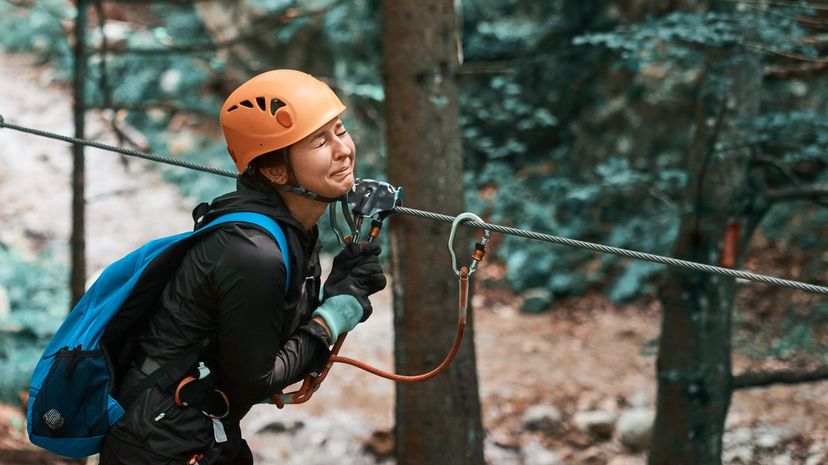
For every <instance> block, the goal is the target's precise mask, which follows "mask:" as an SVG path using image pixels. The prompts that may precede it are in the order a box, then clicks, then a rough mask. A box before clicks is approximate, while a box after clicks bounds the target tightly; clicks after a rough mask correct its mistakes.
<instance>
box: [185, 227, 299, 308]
mask: <svg viewBox="0 0 828 465" xmlns="http://www.w3.org/2000/svg"><path fill="white" fill-rule="evenodd" d="M224 223H249V224H255V225H256V226H259V227H261V228H263V229H264V230H265V231H267V232H268V234H270V236H271V237H273V239H274V240H275V241H276V245H278V246H279V250H280V251H281V252H282V261H283V262H284V263H285V273H286V275H287V276H286V279H285V295H287V293H288V289H290V282H291V281H290V278H291V273H290V271H291V270H290V268H291V266H290V251H289V249H288V241H287V237H286V236H285V232H284V231H283V230H282V227H281V226H279V223H278V222H277V221H276V220H274V219H273V218H271V217H269V216H267V215H264V214H262V213H256V212H234V213H227V214H225V215H221V216H219V217H218V218H216V219H214V220H213V221H211V222H209V223H207V224H206V225H204V226H203V227H201V228H199V229H198V230H196V231H195V233H194V234H200V233H202V232H204V231H207V230H209V229H212V228H214V227H215V226H218V225H220V224H224Z"/></svg>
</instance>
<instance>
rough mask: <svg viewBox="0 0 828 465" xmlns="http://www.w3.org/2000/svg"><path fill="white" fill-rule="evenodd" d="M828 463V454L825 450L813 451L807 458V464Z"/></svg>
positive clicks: (820, 464)
mask: <svg viewBox="0 0 828 465" xmlns="http://www.w3.org/2000/svg"><path fill="white" fill-rule="evenodd" d="M824 463H828V454H826V453H825V451H820V452H816V453H811V455H809V456H808V458H807V459H806V460H805V465H822V464H824Z"/></svg>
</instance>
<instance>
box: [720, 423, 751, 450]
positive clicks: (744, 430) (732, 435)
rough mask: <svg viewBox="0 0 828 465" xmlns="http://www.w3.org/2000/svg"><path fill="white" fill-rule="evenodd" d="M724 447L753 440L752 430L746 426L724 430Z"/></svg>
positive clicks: (748, 442) (745, 443)
mask: <svg viewBox="0 0 828 465" xmlns="http://www.w3.org/2000/svg"><path fill="white" fill-rule="evenodd" d="M722 442H723V443H724V448H725V449H727V448H728V447H730V446H744V445H747V444H750V443H751V442H753V431H751V429H750V428H748V427H744V426H743V427H741V428H736V429H734V430H732V431H725V434H724V436H723V437H722Z"/></svg>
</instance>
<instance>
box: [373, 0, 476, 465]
mask: <svg viewBox="0 0 828 465" xmlns="http://www.w3.org/2000/svg"><path fill="white" fill-rule="evenodd" d="M454 8H455V7H454V2H453V1H452V0H426V1H421V2H395V1H391V0H387V1H384V2H382V11H383V33H382V41H383V79H384V82H385V89H386V109H385V113H386V119H387V122H388V125H387V147H388V156H389V159H388V167H389V168H388V174H389V178H390V180H391V182H392V183H394V184H396V185H402V186H405V187H407V188H408V191H407V193H406V200H407V201H408V203H410V204H411V205H413V206H419V207H424V208H439V209H440V210H442V211H446V212H451V213H456V212H459V211H461V210H462V209H463V182H462V179H463V177H462V158H461V147H460V134H459V123H458V111H459V110H458V100H457V83H456V81H455V79H456V78H455V75H456V71H457V68H458V65H459V64H458V58H457V50H456V48H455V47H456V40H455V38H456V25H455V10H454ZM447 236H448V229H447V228H446V227H445V226H440V225H436V224H434V223H424V222H420V221H418V220H411V219H410V218H402V217H395V218H394V222H393V225H392V230H391V240H392V260H393V263H392V266H393V271H394V278H395V284H394V289H393V291H394V292H393V295H394V327H395V342H396V352H395V362H396V367H397V371H400V372H403V373H421V372H424V371H427V370H429V369H431V368H433V367H434V366H435V365H436V364H438V363H439V362H440V360H441V359H442V358H443V356H444V355H445V352H446V351H447V350H448V347H449V345H450V344H451V341H452V339H453V336H454V334H455V328H456V324H457V279H456V278H455V276H454V274H453V273H452V272H451V270H450V261H449V260H448V256H447V253H446V245H445V243H446V238H447ZM471 323H472V321H471V319H470V320H469V326H468V327H467V331H466V335H465V339H464V341H463V345H462V346H461V348H460V352H459V355H458V356H457V359H456V360H455V361H454V363H453V364H452V366H451V367H450V368H449V370H447V371H446V372H445V373H443V374H441V375H440V376H438V377H437V378H434V379H432V380H430V381H427V382H424V383H416V384H398V385H397V395H396V419H397V423H396V455H397V463H399V464H400V465H409V464H422V465H426V464H427V465H439V464H446V465H461V464H482V463H483V428H482V424H481V419H480V400H479V393H478V389H477V373H476V366H475V355H474V346H473V332H472V324H471Z"/></svg>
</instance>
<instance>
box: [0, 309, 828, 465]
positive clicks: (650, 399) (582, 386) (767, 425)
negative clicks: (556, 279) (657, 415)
mask: <svg viewBox="0 0 828 465" xmlns="http://www.w3.org/2000/svg"><path fill="white" fill-rule="evenodd" d="M384 298H387V295H386V296H383V299H384ZM383 299H380V300H381V301H382V300H383ZM499 300H501V302H500V303H493V304H491V305H486V303H487V302H486V298H485V297H482V298H478V299H477V301H478V302H477V303H479V304H483V305H482V306H481V307H479V310H478V311H477V313H476V318H477V320H476V324H477V326H476V331H477V337H476V346H477V357H478V366H479V371H480V372H479V375H480V392H481V396H482V399H483V418H484V424H485V427H486V431H487V440H486V451H487V460H488V462H489V463H491V464H498V465H508V464H534V463H547V462H539V461H537V460H536V459H533V458H532V454H535V452H533V450H536V449H537V447H542V448H543V449H544V450H547V451H552V452H553V454H554V456H556V457H557V458H558V460H559V462H549V463H566V464H584V465H586V464H590V465H593V464H594V465H599V464H612V465H635V464H644V463H645V461H646V458H645V457H646V456H645V453H644V452H634V451H632V450H630V449H629V448H628V447H626V446H624V445H623V444H622V443H621V442H620V441H619V440H618V437H617V434H615V435H613V436H612V437H610V438H607V439H598V438H596V437H593V436H591V435H590V434H587V433H584V432H582V431H580V430H579V429H578V428H577V427H576V426H575V424H574V422H573V417H574V416H575V414H577V413H578V412H584V411H590V410H596V409H598V410H604V411H610V412H615V413H621V412H623V411H625V410H626V409H630V408H633V407H638V408H641V407H645V408H646V407H652V406H653V405H654V398H655V385H654V383H653V376H652V375H653V372H654V361H655V357H654V353H653V352H654V350H653V348H652V344H651V341H652V340H653V339H654V338H655V337H656V335H657V329H658V323H659V322H658V310H657V308H656V307H657V305H656V304H655V303H651V304H646V305H641V304H637V305H627V306H621V307H616V306H613V305H612V304H610V303H608V302H607V301H605V300H604V299H603V298H602V297H600V296H590V297H585V298H581V299H577V300H573V301H570V302H568V303H566V304H565V305H563V306H561V307H560V308H556V309H553V310H552V311H551V312H549V313H545V314H540V315H525V314H520V313H519V312H517V311H516V310H515V309H514V306H511V305H507V304H504V303H503V302H502V300H503V298H502V297H501V298H500V299H499ZM379 305H382V303H381V302H379ZM378 309H379V306H378ZM387 310H388V309H387V308H385V309H379V311H380V312H382V313H381V314H380V315H378V316H382V317H385V318H378V319H377V320H378V321H374V322H373V327H369V324H366V325H365V326H366V328H365V330H366V331H365V332H364V333H363V334H362V335H361V337H357V335H358V334H360V331H355V332H354V333H353V334H352V336H353V339H354V340H353V341H349V342H352V343H353V344H352V345H350V346H349V347H348V348H346V349H343V352H347V353H349V354H353V355H356V356H357V357H359V358H361V359H365V360H368V361H370V362H372V363H376V364H378V365H380V366H386V367H387V366H390V359H391V353H390V350H391V346H390V345H385V341H381V340H380V339H381V338H376V337H369V336H370V335H369V333H374V336H376V334H377V331H379V332H383V326H385V325H386V324H389V323H390V317H389V313H390V312H388V311H387ZM383 320H386V321H383ZM369 321H370V320H369ZM366 338H367V339H368V340H366ZM387 342H388V343H390V339H389V340H387ZM504 354H508V355H504ZM535 405H546V406H554V407H556V408H557V409H558V410H559V411H560V412H561V413H562V418H561V419H560V422H559V424H557V425H554V426H553V427H551V428H549V429H546V430H541V431H530V430H529V429H528V428H526V427H525V426H524V424H523V420H522V417H523V415H524V413H525V411H526V409H527V408H529V407H530V406H535ZM826 407H828V385H826V384H825V383H822V384H819V383H815V384H809V385H800V386H795V387H771V388H766V389H755V390H747V391H738V392H737V393H736V394H735V395H734V397H733V403H732V407H731V410H730V414H729V416H728V421H727V426H728V431H729V433H728V435H729V436H728V437H726V453H725V457H726V459H727V460H726V461H725V462H726V463H731V464H739V463H740V464H748V463H750V464H754V463H755V464H765V463H767V464H773V465H777V464H806V463H807V464H808V465H817V464H823V463H828V456H826V455H825V454H824V452H825V451H826V447H825V444H826V443H828V428H826V425H828V409H826ZM392 412H393V387H392V385H391V384H390V383H389V382H387V381H384V380H379V379H377V378H374V377H373V376H370V375H367V374H364V373H362V372H360V371H358V370H356V369H353V368H351V367H342V366H337V367H335V372H334V373H333V374H332V375H331V379H330V380H329V381H327V382H326V385H325V386H324V387H323V388H322V389H321V390H320V391H319V393H318V394H317V396H316V398H314V400H313V401H312V402H311V403H310V404H307V405H303V406H295V407H288V408H287V409H286V410H283V411H279V410H277V409H275V408H273V407H272V406H257V407H256V408H254V410H253V411H252V412H251V414H250V415H249V416H248V418H247V419H246V420H245V423H244V429H245V435H246V436H247V437H248V440H249V442H250V444H251V447H252V448H253V450H254V452H255V454H256V456H257V463H274V464H275V463H308V460H309V459H310V457H314V456H316V460H315V461H313V462H311V463H320V464H323V463H354V464H372V463H386V464H387V463H392V460H391V459H389V458H388V456H387V455H386V454H387V453H388V452H389V450H390V449H389V447H390V444H389V443H388V441H387V436H383V435H382V434H378V433H383V432H385V433H387V432H388V431H390V428H391V425H392V422H393V417H392ZM22 428H23V419H22V416H21V414H20V411H19V409H16V408H13V407H11V406H4V407H3V408H0V463H2V464H27V463H55V464H57V463H62V462H60V461H58V460H57V459H56V458H53V457H52V458H50V457H49V456H48V455H47V454H45V453H41V452H38V451H35V450H34V449H32V448H31V446H28V445H26V441H25V435H24V434H23V430H22ZM372 435H373V436H374V437H373V439H372ZM297 444H301V445H303V446H304V445H307V446H314V445H316V446H323V447H322V449H321V450H322V451H323V453H322V455H321V456H319V454H318V452H319V450H320V449H319V448H317V449H316V451H317V452H316V453H314V454H310V453H309V454H308V456H303V454H302V453H301V452H298V451H299V450H307V448H306V447H297ZM533 448H534V449H533ZM346 457H350V459H348V458H346ZM809 459H810V461H809ZM349 460H350V461H349ZM533 460H535V461H533ZM89 463H95V462H94V461H93V460H91V461H90V462H89Z"/></svg>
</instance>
